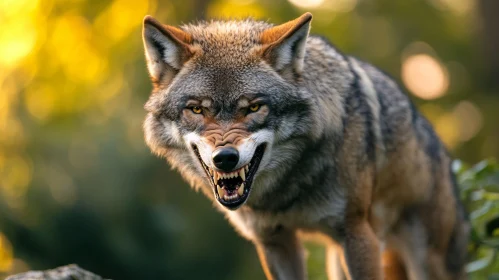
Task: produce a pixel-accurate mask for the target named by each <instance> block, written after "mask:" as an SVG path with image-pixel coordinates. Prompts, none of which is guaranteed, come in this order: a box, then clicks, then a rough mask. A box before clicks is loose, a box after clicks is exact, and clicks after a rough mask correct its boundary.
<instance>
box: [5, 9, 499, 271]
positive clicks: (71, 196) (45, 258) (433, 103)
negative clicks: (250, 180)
mask: <svg viewBox="0 0 499 280" xmlns="http://www.w3.org/2000/svg"><path fill="white" fill-rule="evenodd" d="M305 11H310V12H312V13H313V15H314V19H313V23H312V33H315V34H319V35H322V36H324V37H327V38H329V39H330V40H331V41H332V42H333V43H334V44H335V45H336V46H338V47H339V48H340V49H341V50H343V51H344V52H347V53H350V54H353V55H356V56H358V57H360V58H362V59H364V60H367V61H369V62H372V63H373V64H375V65H376V66H379V67H380V68H381V69H383V70H384V71H385V72H388V73H390V75H392V76H393V77H394V78H395V79H396V80H397V81H399V82H401V83H402V84H403V85H404V86H405V88H406V89H407V92H408V94H409V95H410V96H411V98H412V99H413V100H414V101H415V103H416V104H417V106H418V108H420V109H421V111H422V112H423V113H424V114H425V115H426V116H427V117H428V118H429V119H430V120H431V122H432V123H433V124H434V125H435V128H436V130H437V132H438V134H439V135H440V136H441V137H442V139H443V141H444V142H445V143H446V145H447V147H448V148H449V149H450V151H451V152H452V154H453V155H454V156H455V157H457V158H460V159H462V160H463V161H464V162H467V163H475V162H477V161H479V160H481V159H483V158H489V157H498V156H499V123H498V122H499V51H498V50H499V1H497V0H405V1H393V0H277V1H267V0H182V1H168V0H163V1H156V0H141V1H133V0H130V1H126V0H104V1H83V0H70V1H67V0H65V1H63V0H0V278H2V276H6V275H9V274H13V273H18V272H23V271H26V270H29V269H47V268H53V267H56V266H59V265H64V264H69V263H77V264H79V265H80V266H82V267H83V268H85V269H88V270H91V271H93V272H95V273H98V274H100V275H103V276H105V277H109V278H114V279H198V278H202V279H243V280H244V279H248V280H249V279H263V273H262V270H261V268H260V264H259V262H258V260H257V254H256V252H255V250H254V249H253V246H252V245H251V244H250V243H249V242H247V241H245V240H243V239H242V238H240V237H239V236H238V235H237V234H236V233H235V232H234V231H233V229H232V228H231V227H230V226H229V225H228V223H227V222H226V221H225V220H224V218H223V216H222V215H220V214H219V213H217V212H216V211H215V210H214V209H213V208H212V206H211V205H210V202H209V201H208V200H207V199H206V198H204V197H203V196H202V195H201V194H199V193H196V192H194V191H192V190H191V189H190V188H188V187H187V185H186V183H185V182H183V181H182V179H181V178H180V177H179V175H178V174H177V173H175V172H174V171H171V170H170V168H169V166H168V165H167V164H166V162H164V161H163V160H160V159H158V158H156V157H155V156H153V155H151V154H150V152H149V150H148V148H147V147H146V146H145V144H144V141H143V136H142V128H141V122H142V121H143V118H144V116H145V111H144V109H143V107H142V106H143V104H144V103H145V101H146V100H147V98H148V95H149V93H150V90H151V86H150V83H149V80H148V76H147V73H146V67H145V62H144V57H143V50H142V40H141V24H142V19H143V17H144V16H145V15H146V14H151V15H154V16H155V17H156V18H157V19H159V20H160V21H162V22H164V23H168V24H172V25H177V24H181V23H185V22H189V21H192V20H196V19H206V18H213V17H227V16H229V17H233V18H241V17H247V16H253V17H256V18H260V19H263V20H268V21H270V22H273V23H282V22H285V21H287V20H291V19H293V18H295V17H297V16H299V15H300V14H302V13H303V12H305ZM308 248H309V250H310V256H311V257H310V258H309V265H310V275H311V279H325V275H324V269H323V259H322V258H323V251H322V249H321V248H320V247H316V246H309V247H308Z"/></svg>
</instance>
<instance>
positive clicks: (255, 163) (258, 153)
mask: <svg viewBox="0 0 499 280" xmlns="http://www.w3.org/2000/svg"><path fill="white" fill-rule="evenodd" d="M265 147H266V144H265V143H264V144H261V145H259V146H258V147H257V148H256V149H255V153H254V154H253V158H252V159H251V161H250V163H251V166H250V168H249V170H248V172H247V174H246V181H245V183H244V186H245V187H244V194H243V195H242V196H241V197H240V198H239V199H238V200H234V201H230V202H227V201H225V200H223V199H221V198H220V197H219V196H218V193H217V188H216V185H215V183H214V182H213V179H212V177H211V174H210V170H209V169H208V166H206V164H205V163H204V162H203V159H201V155H200V154H199V151H198V148H197V147H196V146H195V145H193V146H192V149H193V150H194V153H195V154H196V156H197V157H198V159H199V161H200V162H201V166H203V169H204V171H205V173H206V176H207V177H208V181H210V184H211V186H212V188H213V194H214V195H215V198H216V199H217V201H218V202H219V203H220V204H222V205H223V206H224V207H227V208H228V209H230V210H236V209H237V208H239V207H240V206H241V205H243V203H244V202H246V200H247V199H248V197H249V194H250V192H251V187H252V184H253V179H254V177H255V174H256V172H257V171H258V167H259V166H260V162H261V160H262V158H263V154H264V153H265Z"/></svg>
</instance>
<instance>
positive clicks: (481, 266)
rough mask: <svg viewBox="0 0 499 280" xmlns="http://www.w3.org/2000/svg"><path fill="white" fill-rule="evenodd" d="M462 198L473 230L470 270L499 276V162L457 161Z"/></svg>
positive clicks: (474, 276)
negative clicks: (471, 165)
mask: <svg viewBox="0 0 499 280" xmlns="http://www.w3.org/2000/svg"><path fill="white" fill-rule="evenodd" d="M453 168H454V171H455V172H457V174H458V181H459V187H460V194H461V198H462V200H463V202H464V204H465V206H466V209H467V210H468V213H469V217H470V221H471V225H472V230H471V240H470V245H469V250H470V263H469V264H468V266H467V271H468V272H469V273H470V276H471V277H472V279H486V277H489V279H497V277H499V259H498V258H497V256H498V252H499V203H498V201H499V164H498V163H497V162H496V161H494V160H484V161H481V162H479V163H477V164H476V165H474V166H473V167H471V168H469V167H468V166H466V165H465V164H463V163H462V162H461V161H455V162H454V164H453Z"/></svg>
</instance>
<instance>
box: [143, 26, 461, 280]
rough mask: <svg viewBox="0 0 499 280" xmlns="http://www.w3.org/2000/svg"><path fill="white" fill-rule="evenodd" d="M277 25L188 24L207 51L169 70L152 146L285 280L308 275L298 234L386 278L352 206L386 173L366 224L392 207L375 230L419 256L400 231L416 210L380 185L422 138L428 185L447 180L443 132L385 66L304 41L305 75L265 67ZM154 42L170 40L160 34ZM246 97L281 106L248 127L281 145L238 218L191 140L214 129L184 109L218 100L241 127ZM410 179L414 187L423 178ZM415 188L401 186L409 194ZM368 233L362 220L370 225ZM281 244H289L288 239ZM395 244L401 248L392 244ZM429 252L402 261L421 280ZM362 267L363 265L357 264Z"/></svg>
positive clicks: (156, 97) (156, 103)
mask: <svg viewBox="0 0 499 280" xmlns="http://www.w3.org/2000/svg"><path fill="white" fill-rule="evenodd" d="M271 27H272V25H270V24H268V23H264V22H259V21H254V20H251V19H248V20H245V21H211V22H202V23H199V24H189V25H185V26H182V29H183V30H184V31H185V32H187V33H189V34H190V35H192V42H191V45H192V47H193V49H195V50H197V53H196V54H195V55H193V57H192V58H191V59H190V60H188V61H187V62H185V64H184V65H183V66H182V67H181V68H180V69H179V70H178V71H174V70H173V69H165V70H164V71H169V75H164V76H165V77H172V76H173V78H172V79H171V78H168V79H166V78H165V79H164V80H160V81H158V82H157V83H156V86H155V89H154V91H153V94H152V95H151V98H150V100H149V101H148V103H147V104H146V109H147V111H148V115H147V118H146V121H145V123H144V131H145V135H146V142H147V144H148V145H149V147H150V148H151V150H152V151H153V152H154V153H156V154H157V155H159V156H162V157H165V158H166V159H167V160H168V161H169V163H170V164H171V165H172V166H173V167H174V168H176V169H178V170H179V172H180V173H181V174H182V176H183V177H184V178H185V179H186V180H187V181H188V182H189V183H190V184H191V185H192V186H193V187H196V188H199V189H200V190H202V191H203V193H204V194H205V195H206V196H207V197H208V198H209V199H212V200H213V201H214V204H215V206H216V207H218V208H219V209H220V210H221V211H222V212H224V213H225V214H226V216H227V218H228V220H229V221H230V222H231V223H232V224H233V225H234V227H235V228H236V230H237V231H238V232H239V233H240V234H241V235H243V236H244V237H246V238H248V239H250V240H252V241H253V242H254V243H255V245H256V246H257V248H258V250H259V251H260V255H261V257H262V261H264V263H266V266H267V267H268V270H269V273H270V275H271V276H272V277H274V279H304V278H305V277H306V275H305V272H304V270H303V269H304V268H303V267H304V264H303V256H302V253H301V247H300V246H299V244H298V243H297V240H296V234H297V233H304V234H307V233H321V234H323V235H325V236H327V238H328V239H329V240H330V241H331V242H332V243H333V244H337V245H338V246H340V247H343V248H344V250H347V252H345V255H342V257H343V258H346V260H345V259H343V260H342V262H343V264H345V265H347V264H348V269H347V270H350V273H348V272H347V274H350V275H351V277H352V279H381V278H379V277H380V275H381V269H380V268H379V269H375V271H379V275H378V274H377V273H378V272H375V273H374V274H373V275H365V273H366V272H365V271H368V270H367V269H365V267H363V266H362V258H360V259H359V255H357V254H361V253H362V252H352V251H351V249H349V248H360V247H359V246H360V244H361V243H362V242H367V241H366V240H365V239H363V238H364V237H363V236H359V235H356V234H354V233H353V232H354V231H353V230H352V231H351V230H350V228H351V227H352V224H353V223H357V220H359V221H360V220H362V221H364V218H357V217H354V218H352V217H351V214H348V213H349V210H348V209H350V208H349V207H351V205H352V204H353V203H355V202H352V201H353V200H354V199H353V198H352V197H353V196H354V194H353V189H354V188H357V185H358V184H361V183H362V182H361V181H360V180H361V179H360V178H361V177H362V176H361V174H364V173H362V172H363V171H364V170H366V168H367V167H369V166H374V167H373V172H374V174H375V175H374V177H373V178H372V179H370V180H368V181H369V182H370V183H369V184H372V186H371V185H370V186H365V193H367V194H369V193H371V192H372V195H369V197H372V199H373V200H372V201H370V202H369V203H366V206H365V208H362V207H360V206H359V207H360V208H359V210H358V212H359V217H361V216H362V217H368V216H369V217H370V215H371V212H372V211H375V210H372V209H370V207H371V206H370V205H371V203H372V205H378V206H379V207H378V208H379V211H378V212H377V213H382V212H383V211H384V210H385V209H391V210H390V211H389V212H394V213H396V214H395V215H394V217H393V219H392V220H390V222H389V223H388V222H387V224H384V225H383V226H382V227H380V229H379V230H378V229H375V228H374V227H373V229H372V232H373V234H375V235H376V236H377V238H378V239H379V240H380V242H387V246H393V245H394V244H402V243H403V246H401V248H412V247H413V246H414V244H420V242H422V241H421V240H423V239H422V238H424V237H422V236H421V235H418V236H415V237H414V236H412V235H410V236H411V238H415V239H417V240H414V239H404V237H405V236H409V235H408V234H405V235H398V232H397V231H394V230H393V228H400V229H406V228H408V227H409V226H405V222H404V220H403V218H402V216H403V213H404V212H405V211H406V210H407V209H405V208H404V207H405V206H396V207H399V208H400V209H399V208H396V207H395V206H393V205H388V204H387V203H386V201H384V200H383V199H380V200H379V201H378V200H375V198H376V188H378V185H380V188H384V187H385V186H384V185H383V184H384V183H383V182H378V181H376V178H378V177H383V176H384V175H383V174H386V173H387V172H389V171H387V170H386V167H387V166H389V165H390V164H391V163H393V164H395V165H396V163H395V162H396V161H398V160H401V159H400V156H399V154H398V153H399V152H400V151H406V150H404V149H406V145H408V144H406V143H407V142H409V140H411V139H416V138H417V139H418V140H417V143H419V144H417V146H418V147H419V148H417V149H416V150H415V151H416V152H418V155H419V154H421V158H424V160H425V162H417V163H415V164H425V165H428V166H429V167H428V169H425V168H423V169H421V172H426V170H434V173H432V174H430V175H428V176H431V177H432V178H435V179H434V180H436V177H435V176H436V175H437V173H438V172H440V171H441V172H444V170H447V169H446V168H447V167H445V162H447V161H448V156H447V154H446V152H445V149H444V148H443V145H441V143H440V141H439V140H438V138H436V137H435V136H434V132H433V130H432V129H431V126H429V125H428V124H427V122H426V120H424V118H423V117H421V116H420V115H419V113H417V112H416V111H415V110H414V108H413V106H412V104H411V102H410V100H409V99H408V97H407V96H406V95H405V94H404V93H403V92H402V91H401V90H400V88H399V87H398V86H397V85H396V83H395V82H394V81H393V80H391V79H390V78H389V77H387V76H386V75H385V74H383V73H382V72H381V71H379V70H378V69H376V68H374V67H373V66H371V65H369V64H367V63H364V62H362V61H359V60H357V59H355V58H351V57H348V56H345V55H343V54H342V53H340V52H339V51H338V50H336V49H335V48H334V47H332V46H331V45H330V44H329V43H328V42H326V41H325V40H324V39H322V38H319V37H314V36H309V37H308V38H307V34H306V33H304V34H302V35H300V36H304V38H305V39H306V45H305V46H306V49H305V55H304V57H301V58H300V57H299V56H297V57H295V59H297V60H299V61H301V63H302V64H303V65H302V66H300V67H302V68H301V69H302V71H301V72H299V71H297V68H296V65H289V66H287V68H286V67H283V66H282V65H279V67H276V65H272V64H270V63H268V61H265V60H264V59H262V58H261V57H259V56H258V53H259V51H260V50H261V49H262V45H261V44H260V35H261V33H262V32H264V31H265V30H267V29H269V28H271ZM148 28H153V27H150V26H147V24H146V26H145V30H148ZM307 28H308V26H307ZM307 30H308V29H307ZM145 34H146V33H145ZM154 34H155V35H154V36H156V37H155V38H156V39H158V38H157V36H158V35H157V34H158V33H157V32H156V33H154ZM148 40H149V39H148V38H147V36H146V37H145V44H146V48H147V47H148V46H149V48H150V47H151V45H148V44H149V43H150V42H149V41H148ZM293 67H295V68H293ZM243 96H244V97H246V98H249V99H252V98H256V97H260V98H262V99H263V100H264V102H265V104H266V105H267V106H268V108H269V113H268V115H267V116H266V117H265V119H264V120H256V121H254V122H253V123H251V124H249V125H248V127H247V130H248V132H249V133H253V132H257V131H260V130H262V129H266V130H270V131H272V132H273V134H274V138H273V140H272V141H273V143H272V145H271V149H268V151H266V153H268V155H270V156H269V159H268V161H267V162H266V163H265V166H263V167H261V168H260V169H259V170H258V173H257V175H256V176H255V179H254V182H253V186H252V191H251V194H250V196H249V198H248V200H247V202H246V204H244V205H243V206H242V207H241V208H239V209H238V210H236V211H230V210H228V209H226V208H224V207H222V206H221V205H219V204H218V203H216V200H215V199H214V196H213V190H212V187H211V186H210V184H209V183H208V180H207V177H206V175H205V173H204V172H203V169H202V168H201V165H200V163H199V160H198V158H196V155H195V154H194V152H193V151H192V149H191V147H189V146H188V145H186V144H185V143H184V142H183V138H182V137H183V136H185V135H186V134H188V133H191V132H195V133H199V134H200V135H203V133H204V130H205V129H206V127H205V126H203V125H200V124H199V122H196V121H191V120H188V119H186V118H185V117H184V111H185V107H186V102H187V100H189V99H200V100H201V99H209V100H210V101H211V102H210V104H211V106H210V108H209V110H210V111H209V112H210V114H212V116H213V118H214V120H215V121H216V122H217V123H219V124H222V125H225V126H228V125H229V124H230V123H233V122H234V121H235V115H236V114H237V110H238V109H237V108H238V107H237V104H238V102H239V100H240V98H242V97H243ZM222 125H221V126H222ZM419 151H422V152H421V153H419ZM433 153H438V154H439V155H435V154H433ZM404 156H406V157H407V161H405V160H404V162H410V161H411V160H413V161H414V162H416V161H418V159H417V158H414V159H411V156H412V155H411V154H406V155H404ZM407 164H408V166H409V167H408V168H409V169H410V170H412V168H415V167H413V164H412V163H407ZM428 172H431V171H428ZM428 172H426V173H424V174H429V173H428ZM422 174H423V173H422ZM448 174H450V173H448ZM448 174H447V175H446V176H449V175H448ZM412 175H413V176H418V174H412ZM425 176H426V175H425ZM450 176H453V175H450ZM401 180H408V181H410V180H411V178H403V179H401ZM414 184H416V183H414ZM434 184H435V186H432V187H429V188H438V189H440V188H444V187H439V186H438V184H437V181H434ZM410 185H411V184H408V185H407V186H399V187H400V188H402V187H407V188H409V186H410ZM411 190H412V189H409V190H408V192H411ZM443 191H444V190H443V189H442V192H443ZM415 192H416V191H415ZM355 195H358V194H355ZM418 195H419V194H414V200H413V201H412V200H411V203H414V204H415V205H416V206H415V207H416V208H418V207H420V206H421V205H430V204H428V203H429V202H428V198H427V195H425V194H422V195H421V196H418ZM454 199H455V203H456V207H460V203H459V202H458V201H457V198H454ZM390 207H392V208H390ZM393 207H395V208H393ZM411 209H412V208H411ZM418 209H419V208H418ZM371 210H372V211H371ZM380 211H381V212H380ZM417 211H420V210H417ZM354 212H355V211H354ZM373 213H374V212H373ZM399 213H400V214H399ZM418 213H419V212H418ZM413 217H415V219H416V220H417V224H418V225H419V226H418V230H419V231H421V232H423V234H424V235H426V234H430V233H428V232H426V228H425V224H424V222H421V221H420V220H419V219H423V217H422V216H418V215H414V216H413ZM456 217H457V216H456ZM456 219H457V220H456V224H457V225H460V224H461V223H464V222H463V221H462V220H460V218H456ZM359 223H360V222H359ZM366 224H367V223H364V222H362V226H364V225H366ZM359 226H360V224H359ZM355 227H357V226H355ZM460 228H463V230H458V231H457V233H456V234H459V235H462V236H466V230H465V229H464V228H465V226H462V227H460ZM276 236H277V237H276ZM279 236H281V237H282V236H284V237H282V239H280V238H279ZM276 238H277V239H276ZM390 240H396V242H394V243H393V244H392V243H390ZM400 240H402V241H400ZM413 241H414V242H413ZM349 242H355V244H354V243H352V244H351V243H349ZM397 242H402V243H397ZM423 243H424V242H423ZM425 246H431V245H429V244H425ZM456 246H457V245H456ZM378 247H380V245H379V244H378V243H377V241H374V243H372V246H371V247H362V248H365V250H367V251H372V250H373V249H372V248H378ZM348 250H350V251H348ZM459 250H460V251H462V250H465V248H464V249H463V248H458V251H459ZM371 253H372V252H371ZM426 253H427V251H426V248H424V249H422V251H418V256H411V252H410V251H409V250H405V251H404V252H402V255H403V256H404V258H405V259H406V260H407V261H408V262H409V263H408V268H409V269H412V271H411V273H410V274H411V275H425V273H423V272H422V271H421V270H424V269H425V266H424V265H421V264H420V263H419V264H416V265H415V261H414V260H415V259H416V258H417V259H418V260H419V259H420V255H421V254H422V255H423V256H425V254H426ZM372 254H373V255H377V254H379V252H376V253H372ZM356 258H358V259H357V262H360V263H361V264H355V265H354V264H353V263H352V262H354V261H355V260H356ZM410 260H411V261H410ZM366 262H367V261H366ZM418 265H419V266H418ZM462 265H463V264H460V265H458V269H459V271H455V272H453V271H450V272H449V275H455V277H456V278H438V279H458V278H457V277H458V276H457V275H458V274H459V273H461V270H462ZM444 270H445V269H444ZM359 275H360V276H359ZM459 275H460V274H459ZM269 277H270V276H269ZM412 279H427V278H426V277H423V276H420V277H419V278H412ZM432 279H437V278H432ZM463 279H464V278H463Z"/></svg>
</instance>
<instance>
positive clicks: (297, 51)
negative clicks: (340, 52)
mask: <svg viewBox="0 0 499 280" xmlns="http://www.w3.org/2000/svg"><path fill="white" fill-rule="evenodd" d="M311 20H312V14H311V13H305V14H303V15H301V16H300V17H298V18H297V19H295V20H292V21H288V22H286V23H284V24H281V25H278V26H275V27H271V28H269V29H267V30H265V31H264V32H262V35H261V43H262V45H263V50H262V51H263V52H262V55H263V58H264V59H266V60H267V61H268V62H269V63H270V64H271V65H272V66H273V67H274V68H275V69H276V70H278V71H280V70H283V69H284V68H286V67H292V69H293V70H294V71H296V72H297V73H300V72H301V71H302V69H303V59H304V57H305V42H306V41H307V37H308V32H309V30H310V21H311Z"/></svg>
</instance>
